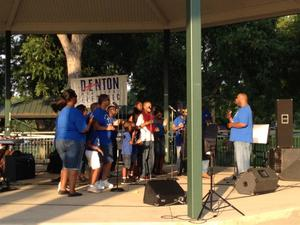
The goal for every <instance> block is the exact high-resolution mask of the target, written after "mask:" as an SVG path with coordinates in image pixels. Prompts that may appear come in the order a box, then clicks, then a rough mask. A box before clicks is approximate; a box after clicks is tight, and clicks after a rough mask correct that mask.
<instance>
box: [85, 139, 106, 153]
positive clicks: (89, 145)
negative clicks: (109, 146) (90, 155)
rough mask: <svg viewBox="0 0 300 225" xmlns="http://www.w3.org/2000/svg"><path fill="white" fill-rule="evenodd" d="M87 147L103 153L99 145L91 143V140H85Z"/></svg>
mask: <svg viewBox="0 0 300 225" xmlns="http://www.w3.org/2000/svg"><path fill="white" fill-rule="evenodd" d="M87 147H88V148H89V149H91V150H94V151H97V152H99V153H100V154H101V155H103V151H102V149H101V148H100V147H98V146H96V145H93V144H92V143H91V141H88V142H87Z"/></svg>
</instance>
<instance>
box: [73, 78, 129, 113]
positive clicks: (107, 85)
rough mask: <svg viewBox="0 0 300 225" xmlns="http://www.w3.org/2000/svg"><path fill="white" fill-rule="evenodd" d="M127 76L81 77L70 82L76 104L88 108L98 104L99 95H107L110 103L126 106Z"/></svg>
mask: <svg viewBox="0 0 300 225" xmlns="http://www.w3.org/2000/svg"><path fill="white" fill-rule="evenodd" d="M127 77H128V76H127V75H120V76H119V75H118V76H117V75H114V76H99V77H82V78H75V79H71V80H70V84H71V88H72V89H73V90H74V91H75V92H76V94H77V104H84V105H85V106H87V107H88V108H89V107H90V105H91V104H92V103H94V102H98V96H99V95H101V94H107V95H109V98H110V101H111V103H112V102H116V103H117V104H118V105H127Z"/></svg>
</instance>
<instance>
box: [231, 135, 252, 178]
mask: <svg viewBox="0 0 300 225" xmlns="http://www.w3.org/2000/svg"><path fill="white" fill-rule="evenodd" d="M233 144H234V155H235V160H236V164H237V169H238V174H240V173H244V172H247V170H248V169H249V168H250V155H251V151H252V144H251V143H247V142H241V141H235V142H234V143H233Z"/></svg>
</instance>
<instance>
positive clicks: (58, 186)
mask: <svg viewBox="0 0 300 225" xmlns="http://www.w3.org/2000/svg"><path fill="white" fill-rule="evenodd" d="M59 191H60V182H59V183H58V185H57V192H59Z"/></svg>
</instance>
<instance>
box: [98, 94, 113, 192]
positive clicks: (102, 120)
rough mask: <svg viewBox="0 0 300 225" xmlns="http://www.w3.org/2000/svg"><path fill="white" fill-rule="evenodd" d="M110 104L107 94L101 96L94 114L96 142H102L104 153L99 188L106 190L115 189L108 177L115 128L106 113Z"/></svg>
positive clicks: (111, 160) (101, 146)
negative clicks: (112, 136)
mask: <svg viewBox="0 0 300 225" xmlns="http://www.w3.org/2000/svg"><path fill="white" fill-rule="evenodd" d="M109 104H110V100H109V96H108V95H106V94H101V95H100V96H99V99H98V107H97V108H96V109H95V111H94V112H93V116H94V123H93V128H94V130H95V135H96V137H97V138H96V140H99V141H100V148H101V149H102V150H103V153H104V157H103V160H104V165H103V173H102V180H100V183H99V186H101V187H103V186H104V187H105V188H112V187H113V184H111V183H109V182H108V175H109V173H110V169H111V165H112V162H113V150H112V141H111V135H112V131H114V130H115V128H114V126H113V121H112V119H111V118H110V117H109V115H108V112H107V111H106V109H107V107H108V106H109ZM97 144H98V143H97Z"/></svg>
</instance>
